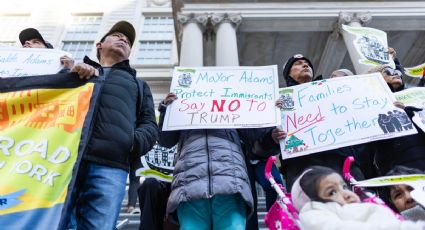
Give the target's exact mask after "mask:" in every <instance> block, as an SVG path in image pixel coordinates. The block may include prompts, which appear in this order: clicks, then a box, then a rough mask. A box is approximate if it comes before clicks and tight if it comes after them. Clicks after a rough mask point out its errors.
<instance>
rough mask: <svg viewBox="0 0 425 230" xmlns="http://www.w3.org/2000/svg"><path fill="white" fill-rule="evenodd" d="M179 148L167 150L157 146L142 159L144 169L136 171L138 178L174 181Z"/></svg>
mask: <svg viewBox="0 0 425 230" xmlns="http://www.w3.org/2000/svg"><path fill="white" fill-rule="evenodd" d="M176 154H177V146H174V147H172V148H166V147H163V146H161V145H159V144H155V145H154V146H153V148H152V149H151V150H150V151H149V152H148V153H147V154H146V155H144V156H142V157H141V158H140V160H141V162H142V168H140V169H138V170H136V175H137V176H144V177H147V178H149V177H153V178H156V179H157V180H160V181H165V182H171V181H172V179H173V171H174V163H175V162H174V159H175V156H176Z"/></svg>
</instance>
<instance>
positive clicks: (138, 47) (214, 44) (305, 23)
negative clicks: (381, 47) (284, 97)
mask: <svg viewBox="0 0 425 230" xmlns="http://www.w3.org/2000/svg"><path fill="white" fill-rule="evenodd" d="M119 20H127V21H129V22H131V23H133V25H134V26H135V28H136V32H137V36H136V40H137V42H135V45H134V47H133V49H132V54H131V57H130V63H131V65H132V66H133V67H134V68H135V69H136V70H137V76H138V77H140V78H143V79H144V80H146V81H147V82H148V83H149V85H150V86H151V88H152V92H153V96H154V100H155V104H156V105H157V104H158V103H159V101H160V100H161V99H163V98H164V97H165V95H166V94H167V93H168V91H169V87H170V83H171V76H172V70H173V67H174V66H176V65H181V66H225V65H228V66H229V65H233V66H237V65H240V66H261V65H278V69H279V75H280V79H281V77H282V76H281V72H282V66H283V64H284V62H285V61H286V60H287V59H288V58H289V57H290V56H292V55H294V54H297V53H301V54H304V55H305V56H307V57H308V58H310V59H311V61H312V62H313V65H314V69H315V73H316V75H318V74H322V75H323V76H324V77H325V78H326V77H328V76H329V75H330V73H331V72H332V70H335V69H338V68H348V69H351V70H353V64H352V61H351V59H350V57H349V55H348V52H347V47H348V48H349V44H346V43H345V42H344V39H343V38H342V35H341V31H340V30H341V25H342V24H347V25H352V26H367V27H373V28H376V29H380V30H383V31H385V32H387V35H388V44H389V46H391V47H394V48H395V49H396V51H397V57H398V58H399V59H400V60H401V62H402V64H403V65H404V66H406V67H412V66H415V65H419V64H422V63H424V62H425V27H424V26H423V25H425V1H394V0H387V1H350V2H348V1H321V0H319V1H302V2H300V1H294V0H283V1H277V0H228V1H223V0H120V1H112V0H103V1H102V0H92V1H83V0H74V1H69V0H66V1H54V0H40V1H37V3H36V4H35V3H33V2H32V1H30V0H21V1H9V0H8V1H6V3H4V4H2V7H1V9H0V28H1V29H2V33H0V46H1V45H14V46H20V44H19V41H18V34H19V32H20V31H21V30H22V29H24V28H27V27H34V28H37V29H39V31H40V32H41V33H42V34H43V36H44V38H45V39H46V40H47V41H49V42H50V43H52V44H53V46H54V47H55V48H58V49H62V50H65V51H68V52H70V53H72V55H73V57H74V58H75V59H76V60H77V62H78V61H81V59H82V57H83V56H84V55H88V56H89V57H91V58H93V59H95V44H96V42H97V41H99V39H100V38H101V37H102V35H103V34H105V33H106V32H107V30H108V29H109V28H110V27H111V26H112V25H113V24H114V23H115V22H117V21H119ZM280 83H281V84H280V85H281V86H284V84H283V81H280Z"/></svg>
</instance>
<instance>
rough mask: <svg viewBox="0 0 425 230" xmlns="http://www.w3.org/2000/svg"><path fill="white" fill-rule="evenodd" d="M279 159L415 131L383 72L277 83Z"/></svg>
mask: <svg viewBox="0 0 425 230" xmlns="http://www.w3.org/2000/svg"><path fill="white" fill-rule="evenodd" d="M280 95H281V99H282V101H283V102H284V103H283V109H282V113H281V116H282V128H283V130H284V131H286V132H287V133H288V136H287V138H286V139H285V140H284V141H281V143H280V145H281V151H282V157H283V159H286V158H292V157H297V156H302V155H307V154H311V153H315V152H321V151H325V150H329V149H336V148H340V147H344V146H350V145H355V144H361V143H366V142H370V141H374V140H380V139H389V138H394V137H399V136H404V135H410V134H415V133H417V131H416V129H415V128H414V126H413V124H412V122H411V121H410V119H409V118H408V117H407V114H406V113H405V112H404V110H401V109H398V108H396V107H395V106H394V105H393V102H394V101H395V98H394V95H393V93H392V92H391V91H390V89H389V88H388V85H387V83H386V82H385V81H384V79H383V78H382V76H381V74H379V73H373V74H368V75H357V76H350V77H341V78H333V79H328V80H322V81H316V82H310V83H305V84H301V85H298V86H294V87H289V88H282V89H280Z"/></svg>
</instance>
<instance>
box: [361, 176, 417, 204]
mask: <svg viewBox="0 0 425 230" xmlns="http://www.w3.org/2000/svg"><path fill="white" fill-rule="evenodd" d="M401 184H404V185H409V186H411V187H413V191H411V192H410V195H411V196H412V198H413V199H414V200H415V201H416V202H418V203H420V204H421V205H422V206H425V174H411V175H396V176H384V177H376V178H372V179H368V180H364V181H358V182H355V183H354V185H355V186H359V187H382V186H391V185H401Z"/></svg>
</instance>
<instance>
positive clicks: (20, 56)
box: [0, 47, 71, 78]
mask: <svg viewBox="0 0 425 230" xmlns="http://www.w3.org/2000/svg"><path fill="white" fill-rule="evenodd" d="M64 55H67V56H69V57H71V54H69V53H67V52H64V51H61V50H55V49H38V48H17V47H0V77H1V78H4V77H24V76H34V75H46V74H55V73H57V72H59V71H60V70H61V69H62V68H63V66H62V65H61V63H60V60H59V58H60V57H61V56H64Z"/></svg>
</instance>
